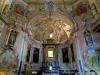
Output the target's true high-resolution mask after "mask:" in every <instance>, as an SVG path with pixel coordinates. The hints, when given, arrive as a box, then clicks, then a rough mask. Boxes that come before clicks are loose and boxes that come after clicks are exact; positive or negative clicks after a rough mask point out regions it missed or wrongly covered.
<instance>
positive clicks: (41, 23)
mask: <svg viewBox="0 0 100 75" xmlns="http://www.w3.org/2000/svg"><path fill="white" fill-rule="evenodd" d="M77 1H78V0H15V7H14V12H15V13H16V14H18V15H21V16H24V17H26V18H27V19H28V21H29V23H28V26H27V28H28V29H27V30H28V32H30V33H31V34H32V36H33V37H34V38H35V39H36V40H38V41H40V42H43V40H46V39H48V38H49V35H50V33H53V39H55V40H56V42H63V41H65V40H68V39H69V38H70V33H71V31H72V28H73V21H71V18H70V17H69V14H68V13H67V12H66V11H67V6H70V5H72V4H73V3H75V2H77ZM65 8H66V9H65Z"/></svg>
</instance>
